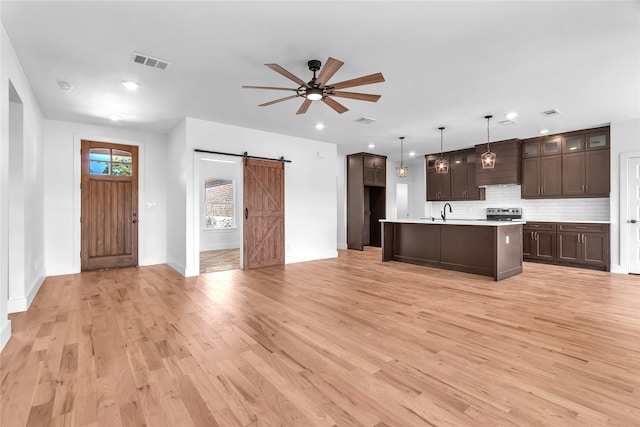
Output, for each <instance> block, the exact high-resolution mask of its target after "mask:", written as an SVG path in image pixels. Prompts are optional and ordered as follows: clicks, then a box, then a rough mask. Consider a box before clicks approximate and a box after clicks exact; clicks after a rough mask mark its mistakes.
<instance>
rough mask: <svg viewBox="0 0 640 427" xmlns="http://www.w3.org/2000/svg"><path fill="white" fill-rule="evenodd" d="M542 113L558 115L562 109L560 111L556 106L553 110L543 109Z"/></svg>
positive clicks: (544, 114)
mask: <svg viewBox="0 0 640 427" xmlns="http://www.w3.org/2000/svg"><path fill="white" fill-rule="evenodd" d="M540 114H542V115H543V116H557V115H559V114H560V111H558V110H556V109H555V108H554V109H551V110H547V111H543V112H542V113H540Z"/></svg>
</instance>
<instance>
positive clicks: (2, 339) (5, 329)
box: [0, 319, 11, 351]
mask: <svg viewBox="0 0 640 427" xmlns="http://www.w3.org/2000/svg"><path fill="white" fill-rule="evenodd" d="M9 338H11V320H8V319H7V320H5V322H4V324H3V325H2V328H0V351H2V349H3V348H4V346H5V345H7V343H8V342H9Z"/></svg>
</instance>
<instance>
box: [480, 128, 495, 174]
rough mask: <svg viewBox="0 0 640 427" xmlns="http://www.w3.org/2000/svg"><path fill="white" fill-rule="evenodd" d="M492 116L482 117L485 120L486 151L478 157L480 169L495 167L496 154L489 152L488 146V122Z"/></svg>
mask: <svg viewBox="0 0 640 427" xmlns="http://www.w3.org/2000/svg"><path fill="white" fill-rule="evenodd" d="M492 117H493V116H484V118H485V119H487V151H486V152H484V153H482V155H481V156H480V162H481V163H482V169H493V168H494V167H495V166H496V153H492V152H491V148H490V146H489V141H490V139H489V120H490V119H491V118H492Z"/></svg>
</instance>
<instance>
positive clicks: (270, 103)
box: [258, 95, 298, 107]
mask: <svg viewBox="0 0 640 427" xmlns="http://www.w3.org/2000/svg"><path fill="white" fill-rule="evenodd" d="M297 97H298V95H291V96H287V97H285V98H280V99H276V100H275V101H269V102H265V103H264V104H260V105H258V107H266V106H267V105H273V104H277V103H278V102H282V101H288V100H290V99H293V98H297Z"/></svg>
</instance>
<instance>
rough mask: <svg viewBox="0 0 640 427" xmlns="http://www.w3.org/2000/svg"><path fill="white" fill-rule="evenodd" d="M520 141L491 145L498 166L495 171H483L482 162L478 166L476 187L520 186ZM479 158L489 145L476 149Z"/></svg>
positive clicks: (478, 146) (479, 146)
mask: <svg viewBox="0 0 640 427" xmlns="http://www.w3.org/2000/svg"><path fill="white" fill-rule="evenodd" d="M520 149H521V146H520V140H519V139H509V140H506V141H498V142H492V143H491V151H492V152H494V153H495V154H496V165H495V167H494V168H493V169H483V168H482V165H481V164H480V162H478V163H477V164H476V185H478V186H479V187H485V186H487V185H506V184H520V168H521V163H522V162H521V155H520ZM475 151H476V155H477V158H478V159H480V156H481V155H482V153H484V152H485V151H487V144H479V145H476V147H475Z"/></svg>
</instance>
